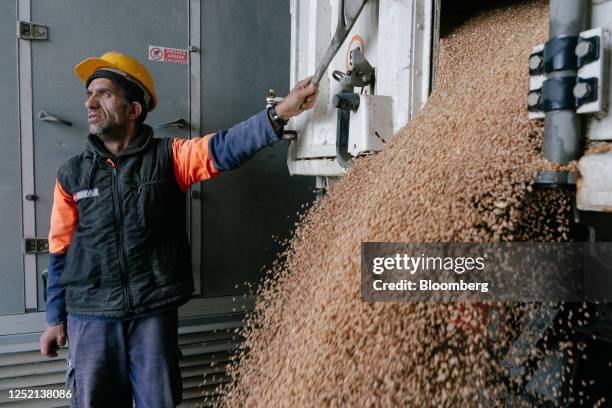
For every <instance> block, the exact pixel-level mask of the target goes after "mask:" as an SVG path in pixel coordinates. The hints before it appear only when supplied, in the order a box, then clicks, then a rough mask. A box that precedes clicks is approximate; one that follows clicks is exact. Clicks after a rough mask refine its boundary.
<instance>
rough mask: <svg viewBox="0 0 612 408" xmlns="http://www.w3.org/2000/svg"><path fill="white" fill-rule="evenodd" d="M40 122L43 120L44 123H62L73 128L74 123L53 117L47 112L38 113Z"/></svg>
mask: <svg viewBox="0 0 612 408" xmlns="http://www.w3.org/2000/svg"><path fill="white" fill-rule="evenodd" d="M38 120H41V121H43V122H49V123H60V124H62V125H66V126H72V122H70V121H68V120H64V119H61V118H58V117H57V116H54V115H51V114H49V113H47V112H45V111H40V112H38Z"/></svg>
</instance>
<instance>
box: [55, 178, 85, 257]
mask: <svg viewBox="0 0 612 408" xmlns="http://www.w3.org/2000/svg"><path fill="white" fill-rule="evenodd" d="M78 222H79V211H78V209H77V206H76V203H75V202H74V199H73V198H72V196H71V195H70V194H68V193H66V192H65V191H64V189H63V188H62V186H61V184H60V183H59V181H58V180H56V181H55V189H54V191H53V209H52V210H51V230H50V231H49V252H51V253H54V254H58V253H59V254H63V253H66V252H67V251H68V247H69V246H70V242H71V241H72V234H73V233H74V230H75V229H76V226H77V224H78Z"/></svg>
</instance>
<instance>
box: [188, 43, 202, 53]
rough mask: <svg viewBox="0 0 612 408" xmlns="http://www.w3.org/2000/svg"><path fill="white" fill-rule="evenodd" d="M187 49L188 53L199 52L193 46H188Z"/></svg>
mask: <svg viewBox="0 0 612 408" xmlns="http://www.w3.org/2000/svg"><path fill="white" fill-rule="evenodd" d="M187 49H188V50H189V52H198V51H199V50H200V49H199V48H198V47H196V46H195V45H190V46H189V48H187Z"/></svg>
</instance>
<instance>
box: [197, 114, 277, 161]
mask: <svg viewBox="0 0 612 408" xmlns="http://www.w3.org/2000/svg"><path fill="white" fill-rule="evenodd" d="M280 133H281V131H279V133H276V132H274V129H273V128H272V124H271V123H270V119H269V118H268V111H267V110H264V111H263V112H260V113H258V114H256V115H254V116H252V117H251V118H250V119H247V120H245V121H244V122H241V123H239V124H237V125H236V126H234V127H232V128H230V129H228V130H219V131H218V132H217V133H215V134H214V135H213V137H211V138H210V140H209V150H210V154H211V156H212V160H213V163H214V165H215V168H216V169H217V170H219V171H227V170H232V169H235V168H237V167H239V166H241V165H243V164H244V163H246V162H247V161H248V160H249V159H250V158H251V157H253V155H254V154H255V153H257V152H258V151H259V150H261V149H263V148H264V147H267V146H271V145H273V144H274V143H275V142H277V141H278V140H279V137H280Z"/></svg>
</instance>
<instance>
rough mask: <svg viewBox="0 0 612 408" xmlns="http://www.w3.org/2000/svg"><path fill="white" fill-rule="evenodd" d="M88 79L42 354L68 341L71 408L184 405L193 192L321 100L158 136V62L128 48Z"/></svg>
mask: <svg viewBox="0 0 612 408" xmlns="http://www.w3.org/2000/svg"><path fill="white" fill-rule="evenodd" d="M75 72H76V74H77V76H79V77H80V78H81V79H82V80H83V81H84V82H85V84H86V87H87V95H88V96H87V100H86V102H85V106H86V107H87V120H88V124H89V132H90V135H89V136H88V139H87V147H86V149H85V150H84V151H83V152H82V153H81V154H79V155H78V156H75V157H73V158H71V159H70V160H69V161H68V162H66V163H65V164H64V165H62V166H61V168H60V169H59V171H58V174H57V180H56V184H55V191H54V200H53V210H52V213H51V230H50V232H49V247H50V261H51V262H50V265H49V282H48V288H47V292H48V301H47V322H48V324H49V327H48V328H47V329H46V330H45V332H44V333H43V334H42V336H41V338H40V349H41V353H42V354H44V355H46V356H49V357H55V356H57V353H56V351H57V348H58V347H59V346H62V345H64V344H65V342H66V336H67V337H68V339H69V351H68V372H67V378H66V381H67V387H69V388H70V389H71V390H72V393H73V397H72V401H71V403H72V406H78V407H91V406H96V407H97V406H100V407H110V406H112V407H113V408H119V407H131V406H132V398H133V399H134V401H135V403H136V406H137V407H173V406H176V405H177V404H178V403H179V402H180V401H181V394H182V384H181V376H180V370H179V366H178V313H177V308H178V306H180V305H182V304H184V303H186V302H187V301H188V300H189V298H190V297H191V294H192V292H193V290H194V285H193V279H192V275H191V266H190V256H189V245H188V242H187V238H186V236H185V231H184V226H185V201H184V192H185V190H186V189H187V188H188V187H189V186H190V185H191V184H193V183H198V182H200V181H203V180H206V179H210V178H212V177H215V176H217V175H219V174H221V173H222V172H225V171H228V170H231V169H234V168H236V167H238V166H240V165H241V164H243V163H244V162H246V161H247V160H248V159H249V158H251V157H252V156H253V155H254V154H255V153H256V152H257V151H259V150H260V149H262V148H264V147H266V146H270V145H272V144H274V143H275V142H277V141H278V140H280V138H281V135H282V128H283V126H284V125H285V124H286V121H287V120H289V119H290V118H291V117H293V116H296V115H299V114H300V113H301V112H303V111H304V110H306V109H310V108H312V107H313V105H314V102H315V99H316V97H317V93H318V88H317V86H315V85H313V84H310V81H309V79H305V80H303V81H301V82H299V83H298V84H297V85H296V86H295V88H294V89H293V90H292V91H291V92H290V93H289V95H288V96H287V97H286V98H285V99H284V100H283V101H282V102H281V103H280V104H278V105H277V106H276V107H275V108H271V109H268V110H266V111H263V112H261V113H259V114H257V115H255V116H253V117H251V118H250V119H248V120H247V121H245V122H242V123H240V124H238V125H236V126H234V127H232V128H231V129H229V130H220V131H218V132H217V133H215V134H212V135H208V136H205V137H202V138H195V139H191V140H183V139H156V138H154V137H153V131H152V129H151V128H150V127H149V126H147V125H144V124H143V121H144V119H145V118H146V115H147V112H150V111H152V110H153V109H154V108H155V106H156V104H157V95H156V93H155V88H154V86H153V79H152V78H151V76H150V74H149V72H148V71H147V69H146V68H145V67H144V66H142V65H141V64H140V63H139V62H138V61H136V60H135V59H132V58H130V57H128V56H126V55H123V54H120V53H118V52H108V53H106V54H104V55H102V56H101V57H100V58H88V59H86V60H84V61H83V62H81V63H80V64H78V65H77V66H76V67H75Z"/></svg>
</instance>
